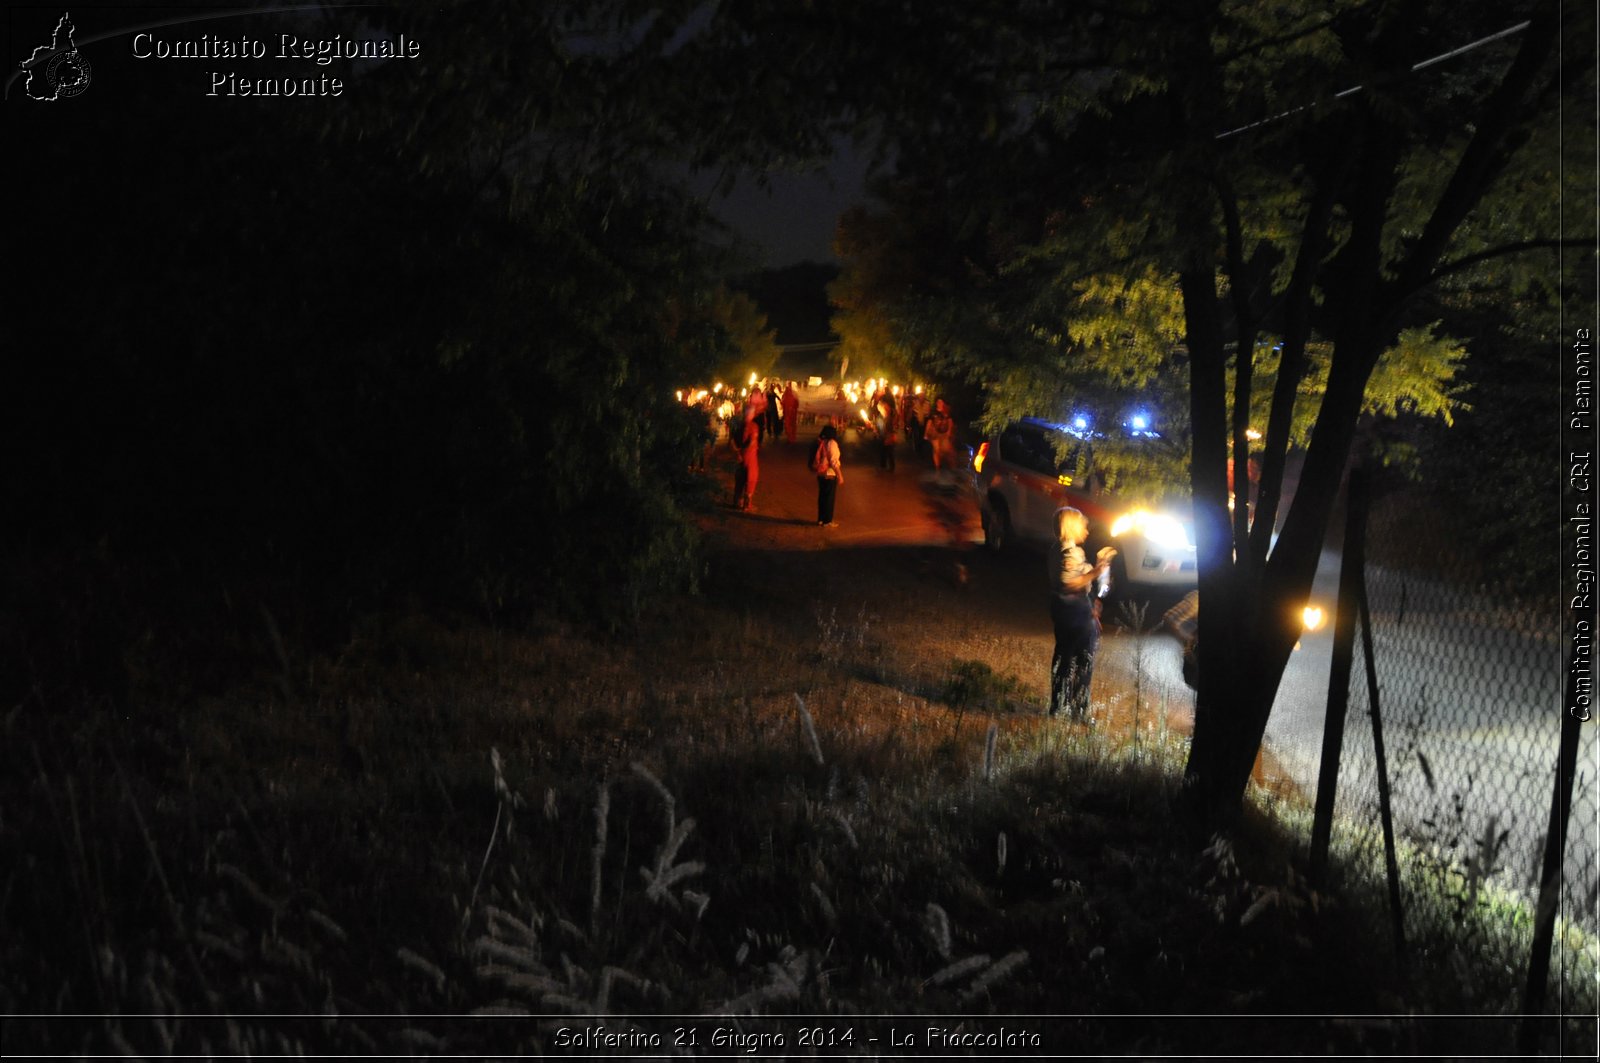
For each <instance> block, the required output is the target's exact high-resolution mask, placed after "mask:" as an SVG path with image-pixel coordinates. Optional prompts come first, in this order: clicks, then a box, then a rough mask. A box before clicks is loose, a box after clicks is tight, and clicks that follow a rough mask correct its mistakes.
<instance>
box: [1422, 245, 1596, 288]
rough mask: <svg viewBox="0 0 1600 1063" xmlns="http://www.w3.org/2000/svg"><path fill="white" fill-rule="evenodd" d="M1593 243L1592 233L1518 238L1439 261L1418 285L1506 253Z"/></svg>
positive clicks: (1423, 284)
mask: <svg viewBox="0 0 1600 1063" xmlns="http://www.w3.org/2000/svg"><path fill="white" fill-rule="evenodd" d="M1594 245H1595V234H1594V233H1590V234H1589V235H1588V236H1582V237H1570V238H1566V239H1555V238H1547V239H1542V240H1519V241H1517V242H1515V243H1510V244H1501V245H1500V246H1499V247H1491V248H1489V249H1488V250H1487V251H1479V252H1476V253H1475V254H1471V255H1463V256H1462V257H1461V258H1456V259H1451V260H1450V261H1449V262H1444V263H1441V264H1440V265H1439V266H1438V267H1436V268H1435V269H1434V271H1433V272H1432V273H1431V274H1429V275H1428V278H1427V279H1426V280H1424V281H1423V282H1422V284H1421V285H1420V287H1422V288H1426V287H1427V286H1428V285H1430V284H1432V283H1433V282H1434V281H1436V280H1438V279H1439V278H1440V277H1444V276H1448V275H1449V274H1451V273H1459V272H1461V271H1462V270H1464V269H1468V268H1470V267H1472V266H1476V265H1477V264H1478V263H1480V262H1487V261H1489V260H1490V259H1492V258H1502V257H1505V256H1507V255H1517V254H1521V253H1522V252H1524V251H1544V250H1552V251H1553V250H1555V249H1556V248H1559V247H1593V246H1594ZM1397 294H1398V295H1399V297H1400V298H1404V297H1405V296H1407V295H1411V294H1414V292H1400V293H1397Z"/></svg>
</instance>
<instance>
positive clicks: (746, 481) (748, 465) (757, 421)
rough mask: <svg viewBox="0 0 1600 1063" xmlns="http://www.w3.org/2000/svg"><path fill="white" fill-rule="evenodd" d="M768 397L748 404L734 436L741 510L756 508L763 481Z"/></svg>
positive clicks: (735, 485) (735, 479) (757, 394)
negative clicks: (758, 488)
mask: <svg viewBox="0 0 1600 1063" xmlns="http://www.w3.org/2000/svg"><path fill="white" fill-rule="evenodd" d="M766 409H767V397H766V395H764V394H762V393H761V392H759V391H756V392H752V393H751V395H750V398H749V401H747V402H746V403H745V404H744V416H743V417H742V418H741V420H740V423H739V425H738V427H736V428H735V429H734V430H733V432H732V436H731V441H732V443H733V452H734V453H735V454H736V455H738V457H739V467H738V468H736V469H735V470H734V471H733V504H734V505H735V506H737V507H738V508H740V509H755V508H756V484H757V483H759V482H760V480H761V458H760V456H761V417H762V415H763V414H764V413H765V412H766Z"/></svg>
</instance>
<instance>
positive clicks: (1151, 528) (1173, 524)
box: [1111, 509, 1194, 550]
mask: <svg viewBox="0 0 1600 1063" xmlns="http://www.w3.org/2000/svg"><path fill="white" fill-rule="evenodd" d="M1130 531H1131V532H1135V533H1137V534H1139V535H1142V536H1144V537H1145V538H1146V539H1149V540H1150V541H1151V542H1152V543H1154V544H1156V545H1157V546H1162V547H1165V548H1166V549H1168V550H1192V549H1194V546H1193V544H1192V543H1190V542H1189V533H1188V532H1186V531H1185V530H1184V527H1183V525H1182V524H1181V523H1179V522H1178V521H1177V520H1176V519H1175V518H1173V517H1169V516H1167V515H1166V514H1164V513H1151V512H1150V511H1149V510H1145V509H1136V510H1134V511H1133V512H1132V513H1124V514H1123V515H1122V516H1120V517H1118V518H1117V519H1116V520H1115V521H1114V522H1113V523H1112V525H1111V534H1112V535H1113V536H1122V535H1125V534H1127V533H1128V532H1130Z"/></svg>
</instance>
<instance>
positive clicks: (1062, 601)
mask: <svg viewBox="0 0 1600 1063" xmlns="http://www.w3.org/2000/svg"><path fill="white" fill-rule="evenodd" d="M1088 537H1089V522H1088V520H1087V519H1086V518H1085V517H1084V515H1083V513H1082V512H1081V511H1080V510H1076V509H1073V508H1072V507H1071V506H1063V507H1062V508H1060V509H1058V510H1056V542H1055V546H1054V548H1053V549H1051V551H1050V553H1049V555H1048V557H1047V558H1046V560H1047V561H1048V563H1049V577H1050V623H1051V626H1052V627H1054V628H1055V635H1056V648H1055V653H1054V654H1053V655H1051V657H1050V715H1051V716H1059V715H1061V714H1062V713H1065V714H1066V715H1067V717H1068V718H1069V719H1072V720H1077V721H1082V720H1085V719H1087V718H1088V716H1089V682H1090V679H1091V678H1092V677H1093V673H1094V655H1095V651H1096V650H1098V649H1099V648H1100V618H1099V617H1097V616H1096V615H1095V603H1094V588H1095V584H1096V582H1097V581H1098V580H1099V578H1100V576H1101V574H1102V573H1104V572H1105V571H1106V570H1107V569H1108V568H1110V567H1111V559H1112V558H1113V557H1115V556H1116V554H1117V552H1116V551H1115V550H1113V549H1111V548H1110V547H1109V546H1108V547H1106V548H1104V549H1102V550H1101V551H1100V553H1099V554H1098V555H1097V556H1096V558H1095V563H1094V564H1092V565H1091V564H1089V562H1088V560H1087V559H1086V558H1085V557H1084V555H1083V541H1084V540H1085V539H1087V538H1088Z"/></svg>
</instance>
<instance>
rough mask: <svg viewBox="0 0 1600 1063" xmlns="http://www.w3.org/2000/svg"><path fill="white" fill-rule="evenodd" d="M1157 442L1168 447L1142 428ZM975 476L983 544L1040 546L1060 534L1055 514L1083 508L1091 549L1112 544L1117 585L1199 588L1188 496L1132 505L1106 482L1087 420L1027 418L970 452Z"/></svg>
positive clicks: (1087, 547) (1114, 583)
mask: <svg viewBox="0 0 1600 1063" xmlns="http://www.w3.org/2000/svg"><path fill="white" fill-rule="evenodd" d="M1134 434H1136V435H1142V436H1144V437H1146V438H1148V439H1149V441H1150V444H1151V445H1152V446H1166V445H1168V444H1166V443H1165V442H1164V441H1162V440H1160V439H1159V438H1158V437H1156V436H1154V435H1152V434H1150V433H1148V432H1142V431H1136V432H1135V433H1134ZM972 483H973V490H974V492H975V493H976V495H977V502H978V512H979V514H980V516H981V517H982V519H983V539H984V544H985V545H986V546H988V547H989V548H990V549H991V550H999V549H1001V548H1003V547H1005V546H1008V545H1009V544H1011V543H1012V542H1013V541H1014V540H1021V541H1023V542H1027V543H1031V544H1033V545H1036V546H1048V545H1049V544H1051V543H1053V542H1054V541H1055V535H1056V530H1055V513H1056V510H1058V509H1060V508H1061V507H1062V506H1072V507H1074V508H1076V509H1079V510H1082V511H1083V515H1084V516H1085V517H1087V518H1088V521H1089V539H1088V542H1087V543H1085V552H1086V553H1087V554H1088V555H1089V556H1090V557H1093V556H1094V554H1095V551H1096V550H1097V549H1099V548H1100V547H1102V546H1114V547H1116V549H1117V558H1116V560H1115V561H1113V562H1112V586H1113V587H1117V586H1119V585H1120V586H1121V589H1123V590H1125V591H1127V590H1137V589H1139V588H1140V587H1174V588H1187V587H1193V586H1194V585H1195V581H1196V579H1197V576H1198V566H1197V564H1196V560H1195V544H1194V516H1193V513H1192V510H1191V507H1190V506H1189V504H1188V502H1187V499H1185V500H1184V501H1182V502H1181V503H1178V502H1169V503H1168V504H1163V505H1156V506H1131V505H1127V504H1125V503H1123V502H1122V501H1121V500H1119V499H1118V498H1117V496H1116V495H1115V494H1113V493H1112V492H1110V491H1108V490H1106V489H1105V486H1104V485H1105V477H1104V476H1103V475H1101V474H1099V473H1098V472H1097V471H1096V469H1095V466H1094V437H1093V435H1092V434H1091V433H1090V432H1089V431H1088V430H1087V425H1086V424H1083V423H1081V422H1080V423H1079V424H1077V425H1065V424H1057V423H1054V422H1050V421H1044V420H1040V419H1037V418H1032V417H1029V418H1024V419H1023V420H1021V421H1016V422H1014V423H1012V424H1010V425H1008V426H1006V428H1005V430H1004V431H1002V432H1001V433H1000V434H999V435H997V436H995V437H993V438H991V439H989V440H986V441H985V442H983V443H982V444H980V445H979V447H978V449H977V451H976V453H974V455H973V458H972Z"/></svg>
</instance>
